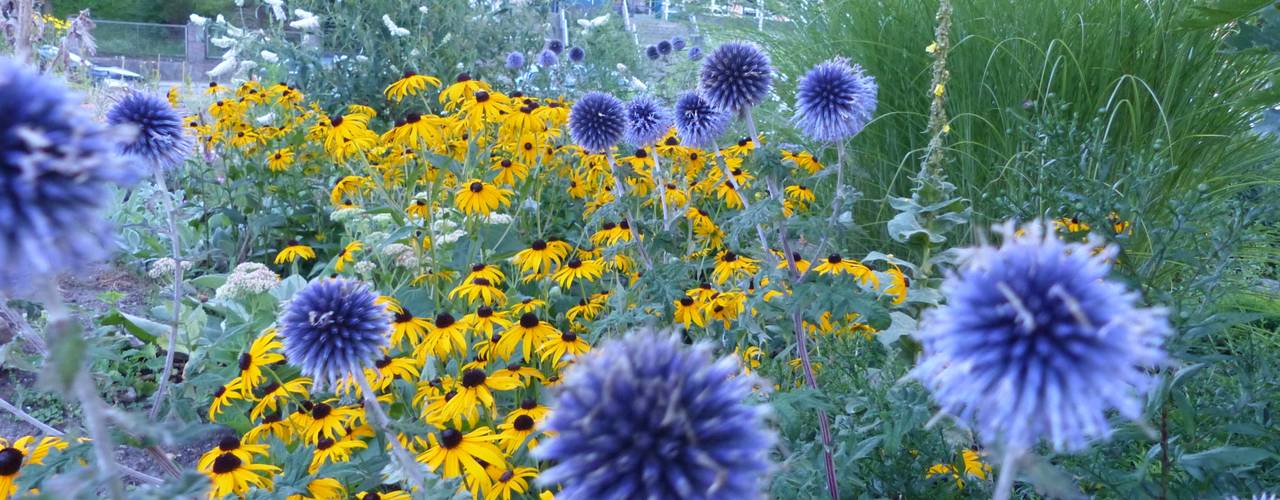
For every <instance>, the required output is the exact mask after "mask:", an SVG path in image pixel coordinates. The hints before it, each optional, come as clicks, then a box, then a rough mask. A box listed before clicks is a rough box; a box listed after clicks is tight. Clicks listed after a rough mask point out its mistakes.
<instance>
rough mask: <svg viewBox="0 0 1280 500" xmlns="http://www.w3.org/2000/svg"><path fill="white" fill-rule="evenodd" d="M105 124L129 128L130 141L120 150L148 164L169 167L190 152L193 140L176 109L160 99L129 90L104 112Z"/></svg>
mask: <svg viewBox="0 0 1280 500" xmlns="http://www.w3.org/2000/svg"><path fill="white" fill-rule="evenodd" d="M107 123H110V124H112V125H117V126H121V127H129V128H131V129H132V131H133V132H134V134H133V140H130V141H126V142H125V143H123V144H121V145H120V149H121V151H122V152H123V153H124V154H126V155H129V156H134V157H137V158H141V159H143V160H145V161H146V162H147V163H148V164H149V165H151V166H154V167H159V168H162V169H163V168H171V167H173V166H176V165H178V164H179V163H182V161H183V160H186V159H187V156H189V155H190V154H191V147H192V145H193V144H194V141H193V140H192V138H191V135H190V134H188V133H187V129H186V127H185V126H184V125H183V123H182V117H181V116H179V115H178V111H177V110H175V109H173V106H170V105H169V101H167V100H165V99H163V98H160V97H156V96H154V95H150V94H144V93H142V92H136V91H135V92H130V93H128V94H126V95H125V96H124V98H122V99H120V102H117V103H116V105H115V106H112V107H111V110H110V111H107Z"/></svg>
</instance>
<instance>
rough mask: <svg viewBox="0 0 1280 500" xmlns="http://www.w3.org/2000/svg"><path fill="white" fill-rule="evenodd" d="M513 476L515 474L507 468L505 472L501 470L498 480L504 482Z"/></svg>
mask: <svg viewBox="0 0 1280 500" xmlns="http://www.w3.org/2000/svg"><path fill="white" fill-rule="evenodd" d="M514 476H515V474H512V473H511V471H509V470H508V471H506V472H503V473H502V475H501V476H498V480H499V481H502V482H504V483H505V482H507V481H510V480H511V478H512V477H514Z"/></svg>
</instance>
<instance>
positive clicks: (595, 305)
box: [564, 299, 604, 322]
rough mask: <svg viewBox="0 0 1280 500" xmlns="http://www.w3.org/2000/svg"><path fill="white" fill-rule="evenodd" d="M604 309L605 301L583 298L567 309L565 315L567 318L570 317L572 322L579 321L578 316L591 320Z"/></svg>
mask: <svg viewBox="0 0 1280 500" xmlns="http://www.w3.org/2000/svg"><path fill="white" fill-rule="evenodd" d="M602 310H604V303H602V302H596V301H594V300H586V299H582V300H579V301H578V304H577V305H575V306H573V307H570V308H569V310H568V311H565V314H564V316H565V319H568V320H569V321H570V322H577V320H578V318H582V319H584V320H587V321H591V320H593V319H596V316H597V315H599V314H600V311H602Z"/></svg>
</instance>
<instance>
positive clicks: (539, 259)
mask: <svg viewBox="0 0 1280 500" xmlns="http://www.w3.org/2000/svg"><path fill="white" fill-rule="evenodd" d="M570 250H571V249H570V247H569V244H568V243H565V242H563V241H555V240H552V241H546V240H534V242H533V243H532V244H530V245H529V248H525V249H522V250H520V251H519V252H516V255H515V256H514V257H512V261H513V262H515V264H516V265H517V266H520V272H522V273H525V274H529V275H542V274H545V273H549V272H551V268H552V266H557V265H560V263H561V262H564V258H565V257H566V256H568V255H569V251H570Z"/></svg>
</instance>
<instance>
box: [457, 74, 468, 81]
mask: <svg viewBox="0 0 1280 500" xmlns="http://www.w3.org/2000/svg"><path fill="white" fill-rule="evenodd" d="M468 80H471V74H470V73H458V77H457V78H455V79H454V81H456V82H465V81H468Z"/></svg>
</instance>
